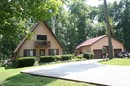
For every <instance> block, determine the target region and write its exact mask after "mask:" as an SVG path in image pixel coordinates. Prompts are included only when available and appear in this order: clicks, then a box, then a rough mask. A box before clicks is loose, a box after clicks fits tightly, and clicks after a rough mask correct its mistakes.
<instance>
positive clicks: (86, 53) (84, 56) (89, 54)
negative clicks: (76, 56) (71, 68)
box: [83, 52, 94, 59]
mask: <svg viewBox="0 0 130 86" xmlns="http://www.w3.org/2000/svg"><path fill="white" fill-rule="evenodd" d="M83 58H86V59H93V58H94V55H93V54H92V53H88V52H85V53H84V54H83Z"/></svg>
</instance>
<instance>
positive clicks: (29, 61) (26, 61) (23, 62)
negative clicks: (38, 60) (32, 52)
mask: <svg viewBox="0 0 130 86" xmlns="http://www.w3.org/2000/svg"><path fill="white" fill-rule="evenodd" d="M34 63H35V57H20V58H18V59H17V64H18V67H27V66H33V65H34Z"/></svg>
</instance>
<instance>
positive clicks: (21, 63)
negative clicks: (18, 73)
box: [17, 53, 93, 67]
mask: <svg viewBox="0 0 130 86" xmlns="http://www.w3.org/2000/svg"><path fill="white" fill-rule="evenodd" d="M73 57H74V56H73V55H72V54H68V55H57V56H41V57H40V62H42V63H45V62H54V61H67V60H71V59H72V58H73ZM76 58H78V59H82V58H86V59H93V54H91V53H84V54H83V55H82V54H81V55H78V56H77V57H76ZM35 59H36V58H35V57H20V58H18V59H17V67H26V66H33V65H34V63H35Z"/></svg>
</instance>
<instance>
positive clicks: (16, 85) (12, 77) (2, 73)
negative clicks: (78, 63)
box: [0, 67, 92, 86]
mask: <svg viewBox="0 0 130 86" xmlns="http://www.w3.org/2000/svg"><path fill="white" fill-rule="evenodd" d="M27 68H30V67H26V68H15V69H5V68H4V67H0V86H92V85H91V84H87V83H81V82H73V81H67V80H61V79H54V78H47V77H39V76H33V75H29V74H21V73H20V71H21V70H24V69H27Z"/></svg>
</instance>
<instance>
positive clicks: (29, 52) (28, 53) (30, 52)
mask: <svg viewBox="0 0 130 86" xmlns="http://www.w3.org/2000/svg"><path fill="white" fill-rule="evenodd" d="M24 56H36V50H35V49H25V50H24Z"/></svg>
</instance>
